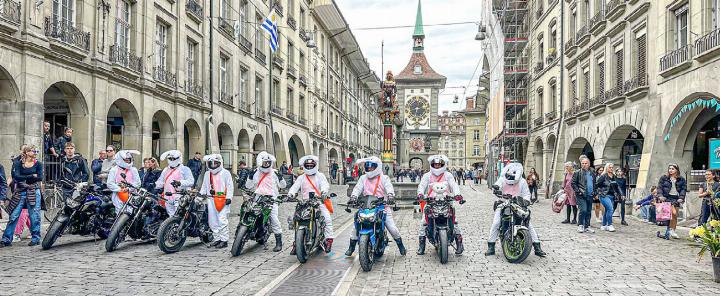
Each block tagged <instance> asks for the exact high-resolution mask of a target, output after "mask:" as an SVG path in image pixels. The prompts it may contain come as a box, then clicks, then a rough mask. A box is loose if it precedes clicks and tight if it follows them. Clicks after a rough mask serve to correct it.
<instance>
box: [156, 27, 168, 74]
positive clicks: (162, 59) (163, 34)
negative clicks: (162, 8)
mask: <svg viewBox="0 0 720 296" xmlns="http://www.w3.org/2000/svg"><path fill="white" fill-rule="evenodd" d="M168 31H169V28H168V26H167V25H166V24H164V23H163V22H161V21H160V20H158V21H157V25H156V28H155V65H156V66H157V67H158V68H159V69H161V70H165V69H166V68H168V58H167V49H168Z"/></svg>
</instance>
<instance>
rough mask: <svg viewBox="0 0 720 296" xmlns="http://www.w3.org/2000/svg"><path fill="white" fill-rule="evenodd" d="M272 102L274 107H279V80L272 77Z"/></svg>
mask: <svg viewBox="0 0 720 296" xmlns="http://www.w3.org/2000/svg"><path fill="white" fill-rule="evenodd" d="M272 91H273V93H272V94H273V98H272V100H273V103H272V106H273V107H275V108H280V81H278V80H275V79H273V88H272Z"/></svg>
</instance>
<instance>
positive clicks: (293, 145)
mask: <svg viewBox="0 0 720 296" xmlns="http://www.w3.org/2000/svg"><path fill="white" fill-rule="evenodd" d="M288 152H289V153H290V163H291V164H292V165H293V166H299V163H298V161H299V160H300V157H303V156H305V145H304V144H303V142H302V140H301V139H300V137H298V135H293V136H292V137H290V140H289V141H288Z"/></svg>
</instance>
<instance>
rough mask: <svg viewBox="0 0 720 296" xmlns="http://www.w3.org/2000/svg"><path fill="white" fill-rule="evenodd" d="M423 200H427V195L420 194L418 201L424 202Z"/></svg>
mask: <svg viewBox="0 0 720 296" xmlns="http://www.w3.org/2000/svg"><path fill="white" fill-rule="evenodd" d="M423 199H425V195H422V194H418V196H417V200H418V201H421V200H423Z"/></svg>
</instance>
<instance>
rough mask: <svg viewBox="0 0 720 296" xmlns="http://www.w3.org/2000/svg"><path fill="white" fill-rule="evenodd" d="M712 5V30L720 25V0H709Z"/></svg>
mask: <svg viewBox="0 0 720 296" xmlns="http://www.w3.org/2000/svg"><path fill="white" fill-rule="evenodd" d="M707 1H709V2H710V3H709V6H710V21H711V23H710V24H709V25H710V26H709V28H710V31H713V30H716V29H717V28H718V27H720V26H718V22H719V21H718V9H720V0H707Z"/></svg>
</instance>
